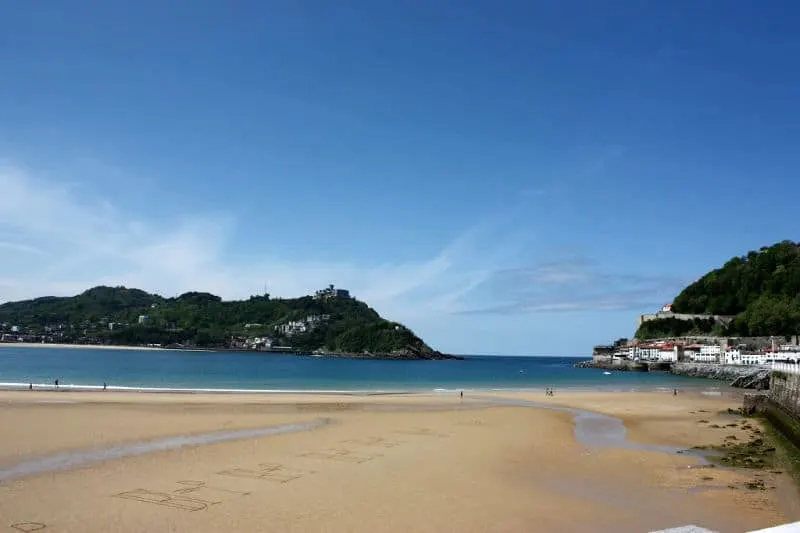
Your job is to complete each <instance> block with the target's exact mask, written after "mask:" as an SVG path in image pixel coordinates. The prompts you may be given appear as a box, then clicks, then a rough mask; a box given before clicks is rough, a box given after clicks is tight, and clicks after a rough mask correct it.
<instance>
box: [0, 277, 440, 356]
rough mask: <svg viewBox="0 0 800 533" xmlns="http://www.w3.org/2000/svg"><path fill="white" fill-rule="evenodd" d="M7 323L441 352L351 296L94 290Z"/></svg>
mask: <svg viewBox="0 0 800 533" xmlns="http://www.w3.org/2000/svg"><path fill="white" fill-rule="evenodd" d="M0 323H2V324H4V326H3V331H4V332H5V333H8V332H9V331H10V328H12V327H14V326H16V328H15V329H17V330H19V333H21V334H25V335H27V336H30V337H34V338H45V339H46V340H48V341H53V342H81V343H101V344H115V345H141V344H160V345H170V344H182V345H185V346H192V347H205V348H208V347H233V346H238V345H241V343H243V342H245V341H246V340H247V339H253V338H258V339H266V338H268V339H269V340H270V341H272V344H273V345H280V346H291V347H292V348H294V349H296V350H303V351H309V352H310V351H314V350H321V351H329V352H335V353H352V354H362V353H365V352H369V353H375V354H393V353H394V354H406V355H409V356H420V357H428V356H431V357H435V356H437V355H441V354H439V353H438V352H436V351H434V350H432V349H431V348H430V347H429V346H428V345H427V344H425V343H424V342H423V341H422V339H420V338H419V337H417V336H416V335H415V334H414V333H413V332H412V331H411V330H409V329H408V328H406V327H404V326H403V325H401V324H398V323H395V322H390V321H388V320H385V319H383V318H381V316H380V315H379V314H378V313H377V312H376V311H375V310H374V309H372V308H371V307H369V306H368V305H367V304H366V303H364V302H361V301H359V300H356V299H355V298H348V297H329V298H314V297H312V296H304V297H301V298H290V299H282V298H270V296H269V295H264V296H253V297H251V298H249V299H247V300H240V301H223V300H222V299H221V298H220V297H219V296H215V295H213V294H209V293H203V292H188V293H185V294H182V295H180V296H178V297H175V298H163V297H161V296H159V295H156V294H149V293H147V292H145V291H142V290H139V289H128V288H125V287H94V288H92V289H89V290H87V291H85V292H83V293H81V294H79V295H77V296H72V297H52V296H48V297H43V298H36V299H33V300H25V301H20V302H8V303H5V304H2V305H0Z"/></svg>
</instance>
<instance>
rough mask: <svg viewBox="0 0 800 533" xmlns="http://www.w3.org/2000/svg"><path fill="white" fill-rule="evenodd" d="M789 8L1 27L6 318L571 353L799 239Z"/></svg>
mask: <svg viewBox="0 0 800 533" xmlns="http://www.w3.org/2000/svg"><path fill="white" fill-rule="evenodd" d="M798 16H800V6H798V5H796V4H795V3H793V2H788V1H787V2H781V1H773V2H766V3H764V2H755V1H745V0H742V1H735V2H723V1H699V0H697V1H695V0H692V1H671V2H638V1H628V0H619V1H615V2H595V1H577V0H574V1H563V0H561V1H533V0H531V1H519V2H516V1H508V2H500V3H498V2H489V1H468V2H455V1H452V2H450V1H430V0H425V1H422V0H409V1H407V2H388V1H384V0H370V1H356V0H351V1H342V2H328V1H322V0H319V1H297V0H285V1H273V2H256V1H239V2H224V1H222V0H219V1H210V0H172V1H169V2H163V1H159V2H157V1H152V0H140V1H137V2H108V1H104V0H92V1H90V0H85V1H76V0H60V1H58V2H6V3H4V4H3V5H2V6H0V254H1V255H0V258H2V259H1V261H0V301H5V300H14V299H20V298H27V297H34V296H40V295H44V294H59V295H68V294H74V293H77V292H80V291H82V290H84V289H86V288H88V287H90V286H93V285H96V284H99V283H105V284H124V285H127V286H136V287H140V288H143V289H146V290H150V291H156V292H160V293H162V294H165V295H168V296H169V295H174V294H177V293H180V292H183V291H186V290H206V291H210V292H214V293H217V294H220V295H222V296H223V297H225V298H240V297H246V296H248V295H250V294H253V293H256V292H260V291H262V290H263V286H264V284H265V283H266V284H267V286H268V290H269V291H270V292H271V293H272V294H273V295H281V296H295V295H299V294H304V293H308V292H311V291H313V290H314V289H316V288H318V287H321V286H324V285H327V284H328V283H335V284H336V285H338V286H342V287H346V288H349V289H351V290H352V292H353V293H354V294H355V295H356V296H357V297H359V298H361V299H364V300H366V301H367V302H368V303H370V304H371V305H373V306H374V307H375V308H376V309H378V311H379V312H381V313H382V314H383V315H384V316H387V317H389V318H392V319H396V320H400V321H403V322H405V323H406V324H408V325H409V326H410V327H412V328H413V329H414V330H415V331H417V332H418V333H419V334H420V335H422V336H423V337H424V338H425V339H426V340H427V341H428V342H429V343H430V344H432V345H433V346H435V347H436V348H439V349H441V350H444V351H451V352H456V353H491V354H495V353H496V354H535V355H545V354H552V355H585V354H587V353H589V350H590V348H591V346H592V345H593V344H595V343H598V342H603V341H606V340H609V339H613V338H616V337H618V336H629V335H632V334H633V330H634V328H635V317H636V315H637V314H639V313H641V312H646V311H651V310H653V309H654V308H656V307H658V306H660V305H661V304H663V303H666V302H668V301H671V299H672V297H673V296H674V295H675V294H676V293H677V292H678V291H679V289H680V288H681V287H682V286H683V285H684V284H685V283H687V282H689V281H692V280H694V279H696V278H697V277H698V276H700V275H702V274H703V273H705V272H706V271H707V270H709V269H710V268H714V267H716V266H719V265H721V264H722V263H723V262H724V261H725V260H727V259H728V258H730V257H731V256H733V255H739V254H743V253H745V252H747V251H748V250H750V249H757V248H759V247H760V246H762V245H768V244H772V243H774V242H777V241H780V240H782V239H786V238H790V239H796V238H797V235H796V232H797V230H798V228H800V222H798V218H797V208H798V197H800V196H799V194H800V179H798V178H797V167H798V159H799V158H800V150H798V148H797V147H798V141H800V107H798V105H797V102H798V100H797V98H798V94H800V69H798V68H797V65H798V57H800V34H798V33H797V31H796V21H797V20H798Z"/></svg>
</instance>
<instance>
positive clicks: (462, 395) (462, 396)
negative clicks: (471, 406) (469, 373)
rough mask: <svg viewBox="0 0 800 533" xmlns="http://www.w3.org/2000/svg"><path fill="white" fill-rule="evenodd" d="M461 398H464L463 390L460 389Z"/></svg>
mask: <svg viewBox="0 0 800 533" xmlns="http://www.w3.org/2000/svg"><path fill="white" fill-rule="evenodd" d="M461 399H462V400H463V399H464V391H463V390H462V391H461Z"/></svg>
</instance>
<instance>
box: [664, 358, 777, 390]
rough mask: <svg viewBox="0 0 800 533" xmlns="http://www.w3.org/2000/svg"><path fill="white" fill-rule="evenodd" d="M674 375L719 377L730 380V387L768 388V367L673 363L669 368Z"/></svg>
mask: <svg viewBox="0 0 800 533" xmlns="http://www.w3.org/2000/svg"><path fill="white" fill-rule="evenodd" d="M670 372H672V373H673V374H675V375H678V376H687V377H694V378H708V379H719V380H723V381H730V382H731V383H730V385H731V386H732V387H737V388H741V389H761V390H765V389H768V388H769V377H770V372H771V371H770V369H768V368H761V367H756V368H754V367H748V366H738V365H720V364H715V363H685V362H678V363H673V365H672V368H671V369H670Z"/></svg>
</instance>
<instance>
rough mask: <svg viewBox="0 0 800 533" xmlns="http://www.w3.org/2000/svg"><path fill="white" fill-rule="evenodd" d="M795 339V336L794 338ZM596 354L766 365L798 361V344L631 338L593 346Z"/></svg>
mask: <svg viewBox="0 0 800 533" xmlns="http://www.w3.org/2000/svg"><path fill="white" fill-rule="evenodd" d="M794 340H795V341H797V339H796V338H795V339H794ZM594 355H595V356H596V357H601V358H606V359H610V360H612V361H613V360H614V359H618V360H629V361H641V362H661V363H672V362H677V361H688V362H694V363H719V364H726V365H767V364H771V363H800V345H798V343H797V342H794V343H789V344H777V343H776V342H775V341H774V339H772V343H771V346H770V347H769V348H764V349H748V348H747V345H746V344H731V343H730V342H728V340H727V339H724V340H721V341H719V342H713V343H712V342H704V343H701V342H695V341H692V340H680V339H677V340H676V339H671V340H653V341H638V342H637V341H634V342H631V343H628V344H623V345H618V346H596V347H595V350H594Z"/></svg>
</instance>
